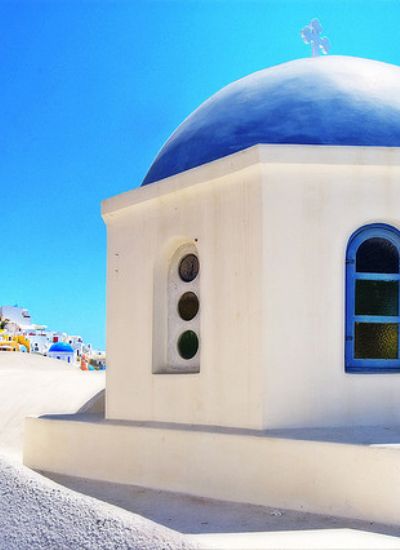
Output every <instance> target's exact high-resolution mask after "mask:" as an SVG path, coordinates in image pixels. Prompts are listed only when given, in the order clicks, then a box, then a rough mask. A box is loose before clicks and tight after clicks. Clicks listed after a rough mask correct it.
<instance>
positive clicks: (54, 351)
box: [47, 342, 75, 363]
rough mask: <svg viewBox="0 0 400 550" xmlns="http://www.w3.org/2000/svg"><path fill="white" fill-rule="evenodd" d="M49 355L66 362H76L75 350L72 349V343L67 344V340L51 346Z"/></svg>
mask: <svg viewBox="0 0 400 550" xmlns="http://www.w3.org/2000/svg"><path fill="white" fill-rule="evenodd" d="M47 355H48V357H51V358H53V359H59V360H61V361H65V362H66V363H74V356H75V354H74V350H73V349H72V347H71V345H70V344H67V343H65V342H56V343H54V344H53V345H52V346H51V347H50V349H49V351H48V353H47Z"/></svg>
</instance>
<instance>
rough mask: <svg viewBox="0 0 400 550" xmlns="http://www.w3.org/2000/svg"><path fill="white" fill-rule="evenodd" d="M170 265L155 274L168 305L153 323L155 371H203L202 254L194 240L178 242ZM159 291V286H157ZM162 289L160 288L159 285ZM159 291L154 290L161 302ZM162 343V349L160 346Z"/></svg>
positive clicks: (157, 372)
mask: <svg viewBox="0 0 400 550" xmlns="http://www.w3.org/2000/svg"><path fill="white" fill-rule="evenodd" d="M168 264H169V265H168V266H164V268H165V267H166V269H164V270H162V271H163V272H164V280H162V278H163V277H162V276H160V274H159V275H158V277H157V278H156V280H157V282H158V285H159V286H160V285H161V286H163V287H164V289H165V294H164V299H165V303H166V307H165V308H162V310H163V313H162V314H161V317H162V318H160V313H159V315H158V317H157V321H158V327H159V330H158V329H157V325H156V326H155V327H154V338H155V342H157V343H158V346H157V347H158V353H156V355H155V356H154V357H153V373H154V374H171V373H175V374H180V373H182V374H187V373H198V372H200V351H201V335H200V315H201V306H200V303H201V300H200V277H201V262H200V256H199V253H198V250H197V247H196V245H195V244H194V242H187V243H185V244H181V245H179V246H178V247H177V248H176V249H175V251H174V252H173V254H172V255H171V256H170V259H169V260H168ZM155 290H156V291H157V289H155ZM158 290H159V289H158ZM160 296H161V294H160V292H158V293H157V292H155V301H156V302H157V303H159V300H157V298H160ZM160 347H162V349H160Z"/></svg>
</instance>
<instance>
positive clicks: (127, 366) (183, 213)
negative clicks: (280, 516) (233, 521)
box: [24, 56, 400, 524]
mask: <svg viewBox="0 0 400 550" xmlns="http://www.w3.org/2000/svg"><path fill="white" fill-rule="evenodd" d="M102 215H103V219H104V221H105V223H106V225H107V234H108V250H107V254H108V267H107V364H108V370H107V380H106V404H105V413H104V414H102V415H99V414H89V413H88V414H76V415H46V416H45V417H41V418H28V419H27V422H26V433H25V450H24V462H25V464H26V465H27V466H29V467H31V468H34V469H39V470H42V471H50V472H57V473H61V474H68V475H74V476H79V477H85V478H92V479H100V480H107V481H112V482H119V483H131V484H134V485H141V486H144V487H151V488H157V489H163V490H170V491H176V492H183V493H188V494H191V495H197V496H205V497H212V498H218V499H224V500H230V501H236V502H248V503H254V504H262V505H270V506H277V507H282V508H289V509H294V510H302V511H310V512H319V513H324V514H326V513H328V514H334V515H338V516H346V517H352V518H360V519H366V520H371V521H381V522H387V523H393V524H399V523H400V515H399V513H398V504H399V502H400V334H399V330H400V290H399V285H400V260H399V258H400V67H397V66H394V65H389V64H387V63H382V62H378V61H373V60H370V59H361V58H355V57H346V56H326V57H322V56H321V57H320V56H314V57H311V58H307V59H298V60H295V61H290V62H288V63H284V64H282V65H278V66H276V67H271V68H268V69H265V70H262V71H259V72H256V73H254V74H252V75H250V76H247V77H245V78H243V79H241V80H239V81H237V82H233V83H232V84H230V85H228V86H226V87H225V88H223V89H222V90H221V91H219V92H218V93H216V94H215V95H214V96H212V97H211V98H210V99H208V100H207V101H206V102H205V103H203V104H202V105H201V106H200V107H199V108H198V109H197V110H195V111H194V112H193V113H192V114H191V115H190V116H189V117H188V118H187V119H186V120H185V121H184V122H183V123H182V124H181V125H180V126H179V127H178V128H177V130H176V131H175V132H174V133H173V134H172V136H171V137H170V138H169V140H168V141H167V142H166V143H165V145H164V146H163V148H162V149H161V151H160V152H159V154H158V156H157V157H156V158H155V160H154V162H153V164H152V165H151V166H150V168H149V171H148V173H147V175H146V177H145V179H144V181H143V183H142V185H141V186H140V187H138V188H135V189H133V190H131V191H128V192H127V193H123V194H121V195H118V196H116V197H112V198H110V199H107V200H106V201H104V203H103V206H102ZM377 502H379V506H377Z"/></svg>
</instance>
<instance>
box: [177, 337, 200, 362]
mask: <svg viewBox="0 0 400 550" xmlns="http://www.w3.org/2000/svg"><path fill="white" fill-rule="evenodd" d="M198 349H199V339H198V338H197V334H196V333H195V332H193V330H186V331H185V332H184V333H183V334H181V335H180V336H179V340H178V351H179V355H180V356H181V357H183V359H192V357H194V356H195V355H196V353H197V350H198Z"/></svg>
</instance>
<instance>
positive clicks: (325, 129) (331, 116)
mask: <svg viewBox="0 0 400 550" xmlns="http://www.w3.org/2000/svg"><path fill="white" fill-rule="evenodd" d="M258 143H266V144H274V143H275V144H299V145H334V146H335V145H337V146H343V145H353V146H377V147H400V67H397V66H395V65H390V64H388V63H382V62H379V61H373V60H370V59H362V58H358V57H347V56H326V57H314V58H312V57H310V58H306V59H298V60H295V61H290V62H288V63H283V64H282V65H278V66H276V67H271V68H269V69H264V70H262V71H259V72H256V73H254V74H251V75H249V76H247V77H245V78H242V79H241V80H238V81H236V82H233V83H232V84H229V85H228V86H226V87H225V88H223V89H222V90H220V91H219V92H217V93H216V94H215V95H213V96H212V97H211V98H210V99H208V100H207V101H205V102H204V103H203V104H202V105H201V106H200V107H199V108H198V109H196V110H195V111H194V112H193V113H192V114H191V115H190V116H189V117H188V118H187V119H186V120H185V121H184V122H183V123H182V124H181V125H180V126H179V127H178V128H177V129H176V130H175V132H174V133H173V134H172V136H171V137H170V138H169V139H168V141H167V142H166V143H165V145H164V146H163V147H162V149H161V151H160V152H159V154H158V156H157V158H156V159H155V161H154V162H153V164H152V165H151V167H150V169H149V171H148V173H147V175H146V177H145V179H144V181H143V184H142V185H146V184H149V183H152V182H155V181H158V180H161V179H163V178H167V177H169V176H172V175H174V174H179V173H180V172H183V171H185V170H189V169H190V168H194V167H196V166H200V165H202V164H205V163H207V162H210V161H213V160H216V159H219V158H222V157H225V156H227V155H230V154H232V153H236V152H237V151H241V150H243V149H246V148H247V147H251V146H253V145H256V144H258Z"/></svg>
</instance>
